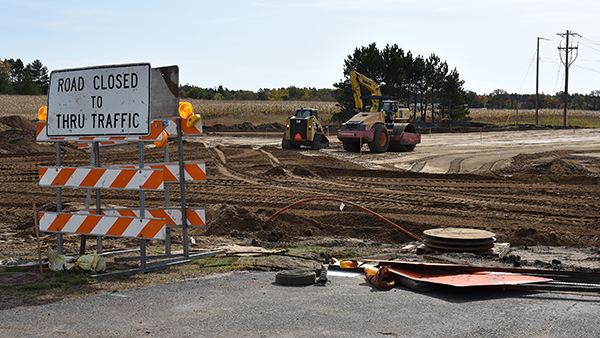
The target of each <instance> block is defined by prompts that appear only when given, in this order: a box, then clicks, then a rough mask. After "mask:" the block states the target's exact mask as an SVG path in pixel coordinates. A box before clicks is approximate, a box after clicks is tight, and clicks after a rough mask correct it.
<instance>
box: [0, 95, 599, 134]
mask: <svg viewBox="0 0 600 338" xmlns="http://www.w3.org/2000/svg"><path fill="white" fill-rule="evenodd" d="M46 101H47V100H46V96H45V95H39V96H29V95H0V116H8V115H22V116H25V117H27V118H29V119H36V118H37V111H38V109H39V108H40V107H41V106H44V105H46ZM183 101H187V102H189V103H191V104H192V106H194V111H195V112H196V113H199V114H200V115H202V121H203V124H204V125H206V126H212V125H215V124H219V123H220V124H225V125H233V124H238V123H243V122H251V123H253V124H255V125H257V124H263V123H274V122H279V123H284V122H285V119H286V117H287V116H288V115H291V114H293V112H294V111H295V110H296V108H299V107H310V108H317V109H318V110H319V117H320V119H321V120H322V121H323V122H324V123H325V124H328V123H329V122H331V117H332V116H333V114H335V113H337V112H338V111H339V107H337V106H336V103H335V102H312V101H215V100H194V99H184V100H183ZM470 111H471V113H470V116H471V118H472V119H473V122H484V123H492V124H501V125H503V124H515V123H517V112H516V111H515V110H506V109H470ZM518 118H519V119H518V123H519V124H535V110H533V109H527V110H519V116H518ZM538 121H539V124H542V125H552V126H562V125H563V111H562V110H561V109H540V110H539V112H538ZM568 124H569V125H571V126H573V125H575V126H581V127H584V128H598V127H600V111H591V110H569V111H568Z"/></svg>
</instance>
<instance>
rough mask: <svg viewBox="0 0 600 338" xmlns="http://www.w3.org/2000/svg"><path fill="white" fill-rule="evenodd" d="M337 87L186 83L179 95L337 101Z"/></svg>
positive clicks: (209, 98) (210, 97) (200, 97)
mask: <svg viewBox="0 0 600 338" xmlns="http://www.w3.org/2000/svg"><path fill="white" fill-rule="evenodd" d="M335 93H336V90H335V89H328V88H323V89H317V88H298V87H295V86H290V87H287V88H278V89H269V88H261V89H259V90H258V91H257V92H253V91H250V90H229V89H227V88H224V87H223V86H218V87H214V88H200V87H196V86H191V85H189V84H186V85H184V86H179V96H180V97H182V98H190V99H203V100H270V101H322V102H335V100H336V99H335Z"/></svg>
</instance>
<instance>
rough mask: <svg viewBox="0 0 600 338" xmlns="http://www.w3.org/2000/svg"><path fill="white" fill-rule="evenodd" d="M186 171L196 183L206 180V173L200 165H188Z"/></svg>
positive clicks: (185, 166)
mask: <svg viewBox="0 0 600 338" xmlns="http://www.w3.org/2000/svg"><path fill="white" fill-rule="evenodd" d="M183 168H184V169H185V171H186V172H187V173H188V174H189V175H190V178H191V179H192V180H194V181H204V180H206V173H205V172H204V171H203V170H202V168H200V165H199V164H186V165H184V166H183ZM186 179H187V177H186Z"/></svg>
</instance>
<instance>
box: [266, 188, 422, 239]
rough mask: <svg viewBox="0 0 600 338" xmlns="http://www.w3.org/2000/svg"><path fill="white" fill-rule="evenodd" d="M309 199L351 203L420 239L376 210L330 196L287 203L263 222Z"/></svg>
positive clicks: (311, 199) (312, 199)
mask: <svg viewBox="0 0 600 338" xmlns="http://www.w3.org/2000/svg"><path fill="white" fill-rule="evenodd" d="M311 201H337V202H341V203H344V204H348V205H352V206H354V207H357V208H359V209H361V210H363V211H366V212H368V213H370V214H372V215H375V216H377V217H379V218H380V219H382V220H383V221H385V222H386V223H388V224H390V225H392V226H394V227H395V228H397V229H398V230H400V231H402V232H403V233H404V234H406V235H407V236H409V237H410V238H412V239H414V240H417V241H421V239H420V238H419V237H417V236H415V235H413V234H412V233H410V232H409V231H407V230H405V229H404V228H402V227H400V226H399V225H397V224H396V223H394V222H392V221H390V220H389V219H387V218H385V217H383V216H381V215H379V214H377V213H376V212H373V211H371V210H369V209H367V208H365V207H362V206H360V205H358V204H356V203H352V202H348V201H344V200H341V199H339V198H332V197H315V198H309V199H305V200H301V201H298V202H295V203H292V204H290V205H288V206H287V207H285V208H283V209H281V210H279V211H277V212H276V213H274V214H273V216H271V217H269V218H268V219H267V220H266V221H265V223H268V222H270V221H271V220H272V219H273V218H275V216H277V215H279V214H280V213H282V212H284V211H286V210H287V209H289V208H292V207H295V206H297V205H300V204H302V203H306V202H311Z"/></svg>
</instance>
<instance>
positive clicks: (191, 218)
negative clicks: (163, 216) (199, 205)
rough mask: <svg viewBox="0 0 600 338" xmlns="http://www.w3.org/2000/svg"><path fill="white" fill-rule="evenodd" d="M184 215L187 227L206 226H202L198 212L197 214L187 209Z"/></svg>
mask: <svg viewBox="0 0 600 338" xmlns="http://www.w3.org/2000/svg"><path fill="white" fill-rule="evenodd" d="M185 214H186V215H187V221H188V224H189V225H194V226H205V225H206V224H204V221H203V220H202V218H201V217H200V213H199V211H198V212H197V211H195V210H190V209H187V210H186V213H185Z"/></svg>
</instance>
